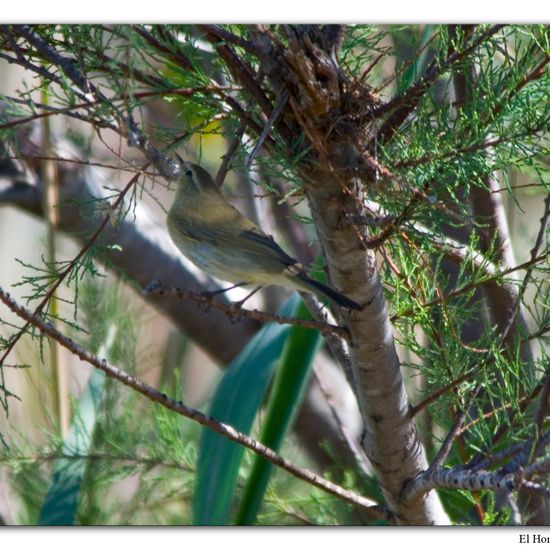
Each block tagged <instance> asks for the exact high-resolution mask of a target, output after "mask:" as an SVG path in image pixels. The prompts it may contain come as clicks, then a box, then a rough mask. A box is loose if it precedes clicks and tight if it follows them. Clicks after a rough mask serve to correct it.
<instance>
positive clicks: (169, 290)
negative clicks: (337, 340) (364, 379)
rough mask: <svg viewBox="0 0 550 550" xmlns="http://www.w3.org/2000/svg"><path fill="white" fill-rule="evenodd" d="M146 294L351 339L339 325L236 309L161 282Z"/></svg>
mask: <svg viewBox="0 0 550 550" xmlns="http://www.w3.org/2000/svg"><path fill="white" fill-rule="evenodd" d="M143 292H144V293H145V294H156V295H158V296H164V295H166V294H168V295H171V296H176V297H177V298H180V299H186V300H192V301H194V302H197V303H198V304H202V305H205V306H206V307H207V308H209V307H212V308H214V309H217V310H219V311H223V312H224V313H226V314H227V315H228V316H229V317H230V318H232V319H235V318H237V319H238V318H239V317H248V318H249V319H255V320H256V321H260V322H262V323H271V322H273V323H278V324H280V325H296V326H300V327H304V328H309V329H313V330H318V331H319V332H321V333H322V334H326V335H333V336H334V335H338V336H339V337H341V338H349V332H348V331H347V330H346V329H345V328H343V327H339V326H337V325H331V324H328V323H320V322H318V321H310V320H307V319H296V318H294V317H283V316H281V315H275V314H272V313H265V312H264V311H258V310H257V309H253V310H250V309H242V308H235V305H234V304H233V305H232V304H229V305H227V304H223V303H221V302H218V301H216V300H213V299H212V298H211V297H210V296H208V295H207V294H205V293H196V292H191V291H190V290H185V289H182V288H177V287H172V286H165V285H163V284H162V283H160V282H159V281H152V282H151V283H150V284H149V285H148V286H147V287H146V288H144V289H143Z"/></svg>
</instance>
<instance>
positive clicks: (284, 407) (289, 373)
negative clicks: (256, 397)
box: [236, 301, 321, 525]
mask: <svg viewBox="0 0 550 550" xmlns="http://www.w3.org/2000/svg"><path fill="white" fill-rule="evenodd" d="M294 316H295V317H299V318H301V319H310V318H311V316H310V314H309V312H308V310H307V308H306V307H305V305H304V303H303V302H302V301H300V303H299V304H297V306H296V309H295V311H294ZM320 343H321V336H320V334H319V332H317V331H314V330H310V329H305V328H302V327H299V326H293V327H292V328H291V329H290V333H289V335H288V338H287V341H286V345H285V349H284V351H283V355H282V358H281V364H280V366H279V368H278V369H277V374H276V376H275V381H274V384H273V389H272V391H271V393H270V396H269V401H268V405H267V412H266V417H265V420H264V423H263V426H262V433H261V435H260V441H261V442H262V443H264V444H265V445H267V446H268V447H271V448H272V449H274V450H275V451H278V450H279V449H280V447H281V445H282V443H283V441H284V438H285V436H286V434H287V432H288V430H289V428H290V426H291V425H292V421H293V419H294V415H295V414H296V411H297V410H298V406H299V404H300V401H301V396H302V393H303V391H304V388H305V387H306V384H307V381H308V378H309V375H310V373H311V364H312V360H313V357H314V355H315V353H316V351H317V350H318V348H319V345H320ZM272 470H273V465H272V464H271V463H269V462H267V461H266V460H265V459H263V458H261V457H259V456H255V457H254V463H253V467H252V471H251V474H250V476H248V479H247V483H246V486H245V489H244V492H243V496H242V499H241V502H240V506H239V511H238V514H237V520H236V523H237V524H238V525H251V524H253V523H255V521H256V516H257V514H258V510H259V509H260V506H261V503H262V500H263V497H264V494H265V491H266V489H267V485H268V483H269V478H270V476H271V472H272Z"/></svg>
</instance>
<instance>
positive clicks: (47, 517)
mask: <svg viewBox="0 0 550 550" xmlns="http://www.w3.org/2000/svg"><path fill="white" fill-rule="evenodd" d="M104 384H105V374H104V373H103V372H101V371H99V370H94V372H92V374H91V376H90V379H89V380H88V384H87V386H86V389H85V390H84V393H83V394H82V396H81V398H80V401H79V406H78V411H77V412H76V414H75V418H74V420H73V423H72V426H71V429H70V431H69V435H68V436H67V438H66V440H65V442H64V443H63V446H62V447H61V454H62V455H63V456H67V457H71V456H74V457H81V456H83V455H86V453H87V452H88V450H89V448H90V444H91V442H92V435H93V430H94V427H95V422H96V417H97V411H98V408H99V406H100V404H101V396H102V394H103V387H104ZM85 467H86V460H85V459H82V458H60V459H58V460H56V463H55V467H54V472H53V476H52V482H51V485H50V488H49V489H48V494H47V495H46V500H45V501H44V504H43V506H42V510H41V511H40V517H39V520H38V523H39V525H74V523H75V518H76V510H77V507H78V502H79V498H80V489H81V486H82V479H83V476H84V472H85Z"/></svg>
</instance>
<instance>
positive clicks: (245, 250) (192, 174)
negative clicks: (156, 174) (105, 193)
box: [167, 160, 363, 310]
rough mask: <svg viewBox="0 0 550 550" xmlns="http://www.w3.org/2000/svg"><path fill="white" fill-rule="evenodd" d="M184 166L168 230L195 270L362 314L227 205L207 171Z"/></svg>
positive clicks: (352, 304) (355, 306)
mask: <svg viewBox="0 0 550 550" xmlns="http://www.w3.org/2000/svg"><path fill="white" fill-rule="evenodd" d="M181 164H182V171H181V175H180V178H179V180H178V184H177V189H176V196H175V198H174V202H173V204H172V207H171V208H170V211H169V212H168V218H167V225H168V231H169V233H170V236H171V237H172V240H173V241H174V244H175V245H176V246H177V247H178V248H179V249H180V251H181V252H182V253H183V255H184V256H186V257H187V258H189V260H191V261H192V262H193V263H194V264H195V265H196V266H197V267H199V268H200V269H202V270H203V271H205V272H206V273H208V274H209V275H211V276H212V277H215V278H217V279H221V280H224V281H229V282H231V283H234V287H237V286H245V285H255V286H257V287H261V286H263V285H279V286H283V287H290V288H293V289H295V290H299V291H306V292H312V293H314V294H317V295H324V296H326V297H328V298H330V299H331V300H332V301H333V302H335V303H336V304H338V305H339V306H342V307H344V308H347V309H354V310H360V309H363V308H362V307H361V306H360V305H359V304H358V303H356V302H354V301H353V300H351V299H349V298H347V297H346V296H343V295H342V294H340V293H339V292H338V291H336V290H334V289H333V288H330V287H329V286H327V285H324V284H322V283H319V282H318V281H315V280H313V279H311V278H310V277H309V276H308V275H307V273H306V272H305V271H304V268H303V267H302V265H301V264H300V263H299V262H297V261H296V260H294V259H293V258H291V257H290V256H289V255H288V254H286V252H284V250H283V249H282V248H281V247H280V246H279V245H278V244H277V243H276V242H275V241H274V240H273V237H271V236H270V235H266V234H265V233H264V232H263V231H262V230H261V229H260V228H258V227H257V226H256V225H255V224H254V223H253V222H252V221H251V220H249V219H248V218H246V217H245V216H243V215H242V214H241V213H240V212H239V211H238V210H237V209H236V208H234V207H233V206H232V205H231V204H229V203H228V202H227V200H226V199H225V198H224V196H223V195H222V194H221V192H220V191H219V189H218V187H217V186H216V184H215V183H214V180H213V179H212V177H211V176H210V174H209V173H208V172H207V171H206V170H205V169H204V168H202V167H200V166H198V165H196V164H191V163H188V162H186V161H183V160H181ZM234 287H231V288H234ZM226 290H229V289H226Z"/></svg>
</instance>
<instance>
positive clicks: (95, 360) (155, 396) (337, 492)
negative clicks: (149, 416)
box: [0, 288, 393, 521]
mask: <svg viewBox="0 0 550 550" xmlns="http://www.w3.org/2000/svg"><path fill="white" fill-rule="evenodd" d="M0 300H1V301H2V302H3V303H4V304H5V305H6V306H7V307H8V308H9V309H10V310H11V311H13V313H15V314H16V315H18V316H19V317H21V318H22V319H24V320H25V321H27V323H29V324H32V325H33V326H35V327H36V328H37V329H38V330H39V331H40V332H42V333H43V334H45V335H47V336H49V337H50V338H52V339H53V340H55V341H56V342H59V344H60V345H62V346H63V347H65V348H66V349H67V350H69V351H70V352H71V353H72V354H74V355H76V356H77V357H79V358H80V359H81V360H82V361H85V362H87V363H89V364H90V365H92V366H93V367H95V368H97V369H99V370H101V371H103V372H104V373H105V374H106V375H107V376H108V377H110V378H113V379H115V380H117V381H119V382H120V383H122V384H124V385H125V386H128V387H129V388H131V389H133V390H135V391H137V392H138V393H140V394H142V395H144V396H145V397H147V398H148V399H150V400H151V401H153V402H155V403H158V404H160V405H161V406H163V407H165V408H166V409H168V410H171V411H174V412H175V413H177V414H180V415H182V416H185V417H186V418H189V419H191V420H194V421H195V422H197V423H198V424H200V425H201V426H205V427H207V428H209V429H211V430H213V431H215V432H216V433H218V434H220V435H222V436H224V437H226V438H227V439H229V440H230V441H233V442H235V443H238V444H239V445H242V446H243V447H246V448H247V449H250V450H251V451H253V452H254V453H256V454H257V455H259V456H261V457H263V458H265V459H266V460H268V461H269V462H271V463H272V464H274V465H275V466H278V467H279V468H281V469H283V470H285V471H287V472H289V473H290V474H291V475H293V476H294V477H296V478H298V479H302V480H303V481H306V482H308V483H309V484H311V485H313V486H314V487H317V488H318V489H321V490H323V491H325V492H326V493H329V494H331V495H333V496H335V497H337V498H339V499H341V500H344V501H345V502H348V503H350V504H353V505H354V506H358V507H360V508H362V509H363V510H365V511H366V512H367V513H369V514H371V515H372V516H373V517H375V518H377V519H383V520H386V521H392V519H393V518H392V515H391V513H390V512H389V511H387V510H385V509H383V508H382V507H380V506H378V505H373V502H372V501H371V500H370V499H367V498H365V497H363V496H361V495H358V494H356V493H354V492H353V491H349V490H347V489H344V488H343V487H341V486H339V485H337V484H336V483H332V482H331V481H329V480H327V479H325V478H323V477H321V476H319V475H317V474H315V473H313V472H311V471H310V470H306V469H303V468H299V467H297V466H295V465H294V464H293V463H292V462H290V461H289V460H287V459H285V458H283V457H282V456H280V455H278V454H277V453H276V452H275V451H273V450H272V449H270V448H269V447H266V446H265V445H263V444H261V443H259V442H258V441H256V440H254V439H253V438H251V437H249V436H247V435H246V434H243V433H241V432H239V431H237V430H235V429H234V428H233V427H232V426H229V425H228V424H224V423H223V422H220V421H218V420H216V419H215V418H213V417H211V416H208V415H205V414H203V413H201V412H200V411H198V410H196V409H193V408H191V407H188V406H187V405H185V404H184V403H183V402H181V401H176V400H175V399H171V398H170V397H168V396H167V395H166V394H164V393H162V392H159V391H158V390H156V389H155V388H153V387H151V386H149V385H148V384H146V383H145V382H143V381H141V380H139V379H138V378H136V377H135V376H132V375H131V374H128V373H126V372H124V371H122V370H120V369H118V368H116V367H114V366H112V365H110V364H109V363H107V361H106V360H105V359H100V358H99V357H97V356H96V355H94V354H93V353H90V352H89V351H87V350H85V349H84V348H83V347H81V346H79V345H78V344H76V343H75V342H73V341H72V340H71V339H70V338H67V337H66V336H65V335H64V334H62V333H61V332H59V331H58V330H56V329H55V328H54V327H53V326H52V325H51V324H49V323H45V322H44V321H42V320H41V319H39V318H38V317H37V316H36V315H34V314H33V313H32V312H31V311H29V310H28V309H26V308H24V307H22V306H20V305H19V304H18V303H17V302H16V301H15V300H13V299H12V298H11V297H10V295H9V294H7V293H6V292H4V290H3V289H2V288H0Z"/></svg>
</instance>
